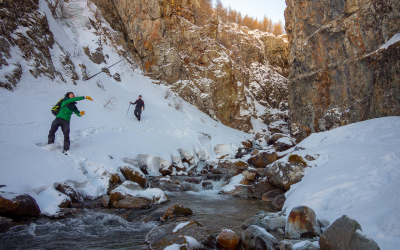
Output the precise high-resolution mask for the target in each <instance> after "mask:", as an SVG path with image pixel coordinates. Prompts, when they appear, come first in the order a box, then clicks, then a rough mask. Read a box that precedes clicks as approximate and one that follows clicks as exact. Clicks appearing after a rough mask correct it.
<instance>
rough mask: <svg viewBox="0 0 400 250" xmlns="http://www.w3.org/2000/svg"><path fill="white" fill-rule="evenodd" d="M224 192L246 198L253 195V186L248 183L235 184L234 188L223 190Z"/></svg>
mask: <svg viewBox="0 0 400 250" xmlns="http://www.w3.org/2000/svg"><path fill="white" fill-rule="evenodd" d="M224 194H227V195H232V196H235V197H240V198H245V199H248V198H252V197H253V187H252V186H250V185H237V186H235V189H234V190H232V191H230V192H224Z"/></svg>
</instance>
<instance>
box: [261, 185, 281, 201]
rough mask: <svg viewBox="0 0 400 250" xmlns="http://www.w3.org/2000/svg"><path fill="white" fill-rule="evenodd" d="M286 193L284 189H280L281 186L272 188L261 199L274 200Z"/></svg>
mask: <svg viewBox="0 0 400 250" xmlns="http://www.w3.org/2000/svg"><path fill="white" fill-rule="evenodd" d="M282 194H284V192H283V191H282V190H280V189H279V188H277V189H274V190H271V191H269V192H267V193H265V194H263V195H262V197H261V199H262V200H263V201H268V202H272V201H273V200H274V199H275V198H276V197H277V196H279V195H282Z"/></svg>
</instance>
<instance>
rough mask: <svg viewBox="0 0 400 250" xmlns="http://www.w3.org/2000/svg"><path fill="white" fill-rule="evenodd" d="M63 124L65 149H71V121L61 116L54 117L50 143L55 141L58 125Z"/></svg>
mask: <svg viewBox="0 0 400 250" xmlns="http://www.w3.org/2000/svg"><path fill="white" fill-rule="evenodd" d="M60 126H61V129H62V132H63V134H64V150H69V144H70V142H69V121H66V120H64V119H61V118H58V117H57V118H56V119H54V121H53V123H52V124H51V128H50V131H49V140H48V143H49V144H53V143H54V138H55V136H56V132H57V130H58V127H60Z"/></svg>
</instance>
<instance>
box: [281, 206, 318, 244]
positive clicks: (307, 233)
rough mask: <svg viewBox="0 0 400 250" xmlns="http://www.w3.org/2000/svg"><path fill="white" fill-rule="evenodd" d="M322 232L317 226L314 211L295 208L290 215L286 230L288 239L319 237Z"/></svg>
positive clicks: (305, 208)
mask: <svg viewBox="0 0 400 250" xmlns="http://www.w3.org/2000/svg"><path fill="white" fill-rule="evenodd" d="M320 234H321V230H320V228H319V227H318V224H317V218H316V215H315V212H314V210H312V209H311V208H309V207H306V206H300V207H295V208H293V210H292V211H291V212H290V214H289V218H288V221H287V223H286V228H285V236H286V238H288V239H300V238H302V237H314V236H319V235H320Z"/></svg>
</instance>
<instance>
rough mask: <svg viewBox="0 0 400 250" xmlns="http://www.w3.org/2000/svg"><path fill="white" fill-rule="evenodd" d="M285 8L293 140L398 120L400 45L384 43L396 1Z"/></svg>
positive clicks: (348, 0) (399, 22) (398, 14)
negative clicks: (354, 125) (296, 131)
mask: <svg viewBox="0 0 400 250" xmlns="http://www.w3.org/2000/svg"><path fill="white" fill-rule="evenodd" d="M286 4H287V9H286V11H285V17H286V31H287V34H288V38H289V43H290V44H289V47H290V59H289V63H290V76H289V78H288V80H289V82H288V86H289V96H290V97H289V106H290V110H291V112H290V117H291V120H292V122H294V123H297V124H298V125H300V127H301V129H300V131H299V132H301V133H302V135H298V136H299V137H304V136H306V135H307V133H310V132H314V131H315V132H318V131H324V130H329V129H331V128H334V127H337V126H340V125H344V124H347V123H352V122H357V121H362V120H366V119H371V118H375V117H382V116H390V115H400V42H394V41H396V39H392V40H391V41H389V40H390V39H391V38H393V37H397V36H396V34H399V32H400V2H399V1H398V0H328V1H316V0H305V1H297V0H286ZM385 43H388V44H387V45H389V44H391V46H383V45H384V44H385ZM392 43H393V44H392Z"/></svg>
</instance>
